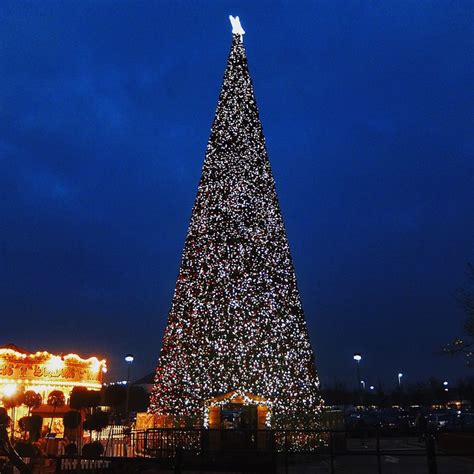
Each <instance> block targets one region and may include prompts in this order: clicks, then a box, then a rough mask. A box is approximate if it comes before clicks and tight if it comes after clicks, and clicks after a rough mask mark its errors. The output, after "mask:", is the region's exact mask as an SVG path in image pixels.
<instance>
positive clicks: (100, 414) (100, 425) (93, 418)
mask: <svg viewBox="0 0 474 474" xmlns="http://www.w3.org/2000/svg"><path fill="white" fill-rule="evenodd" d="M108 425H109V415H108V414H107V413H106V412H105V411H102V410H95V411H94V412H93V413H91V414H89V415H87V417H86V419H85V421H84V423H83V424H82V427H83V428H84V430H86V431H89V433H90V437H91V439H92V432H93V431H95V432H97V433H99V432H100V431H102V430H103V429H104V428H106V427H107V426H108Z"/></svg>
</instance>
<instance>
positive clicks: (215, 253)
mask: <svg viewBox="0 0 474 474" xmlns="http://www.w3.org/2000/svg"><path fill="white" fill-rule="evenodd" d="M242 34H243V30H241V28H240V27H239V25H237V26H236V24H234V34H233V40H232V47H231V50H230V54H229V58H228V62H227V68H226V71H225V75H224V82H223V85H222V90H221V93H220V96H219V101H218V105H217V111H216V116H215V119H214V123H213V125H212V129H211V136H210V138H209V143H208V145H207V150H206V157H205V161H204V166H203V170H202V177H201V181H200V183H199V187H198V192H197V197H196V201H195V204H194V208H193V212H192V217H191V223H190V225H189V230H188V234H187V236H186V242H185V247H184V253H183V257H182V260H181V266H180V270H179V276H178V280H177V283H176V289H175V293H174V297H173V303H172V307H171V310H170V313H169V317H168V324H167V327H166V330H165V334H164V337H163V343H162V349H161V353H160V356H159V361H158V367H157V369H156V377H155V385H154V389H153V393H152V396H151V403H150V411H151V412H153V413H156V414H160V415H170V416H172V417H173V418H175V419H188V420H190V419H193V420H194V423H196V420H197V423H198V424H202V423H203V420H205V417H206V413H205V411H206V401H207V400H209V399H210V398H211V397H213V396H216V395H219V394H225V393H227V392H231V391H234V390H235V391H237V392H238V393H241V394H254V395H256V396H258V397H261V398H263V399H265V400H268V401H269V404H270V405H271V424H272V426H275V427H293V428H311V427H316V426H317V424H318V417H319V413H320V409H321V399H320V396H319V390H318V388H319V381H318V377H317V373H316V369H315V364H314V356H313V351H312V349H311V345H310V341H309V337H308V331H307V328H306V322H305V319H304V314H303V309H302V306H301V301H300V297H299V293H298V289H297V284H296V277H295V272H294V269H293V264H292V260H291V256H290V250H289V246H288V241H287V238H286V233H285V228H284V224H283V220H282V216H281V211H280V207H279V204H278V198H277V194H276V191H275V183H274V180H273V176H272V172H271V168H270V163H269V160H268V157H267V151H266V147H265V139H264V136H263V131H262V125H261V123H260V119H259V114H258V109H257V104H256V101H255V97H254V92H253V87H252V81H251V79H250V76H249V71H248V67H247V58H246V54H245V49H244V46H243V37H242Z"/></svg>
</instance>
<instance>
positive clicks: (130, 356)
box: [125, 354, 135, 419]
mask: <svg viewBox="0 0 474 474" xmlns="http://www.w3.org/2000/svg"><path fill="white" fill-rule="evenodd" d="M134 359H135V358H134V357H133V354H127V355H126V356H125V362H126V363H127V396H126V399H125V400H126V401H125V415H126V416H127V419H128V404H129V401H130V371H131V368H132V362H133V361H134Z"/></svg>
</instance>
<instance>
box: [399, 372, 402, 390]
mask: <svg viewBox="0 0 474 474" xmlns="http://www.w3.org/2000/svg"><path fill="white" fill-rule="evenodd" d="M402 377H403V374H402V373H401V372H399V373H398V388H399V389H400V391H402Z"/></svg>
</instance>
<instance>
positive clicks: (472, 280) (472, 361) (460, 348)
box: [443, 263, 474, 367]
mask: <svg viewBox="0 0 474 474" xmlns="http://www.w3.org/2000/svg"><path fill="white" fill-rule="evenodd" d="M466 273H467V277H468V283H467V287H465V288H462V289H461V290H460V291H459V294H458V301H459V303H460V304H461V306H462V308H463V310H464V312H465V314H466V319H465V321H464V328H463V329H464V333H465V337H458V338H456V339H454V341H453V342H451V343H450V344H448V345H447V346H445V347H444V348H443V352H444V353H445V354H449V355H459V354H462V355H464V356H465V358H466V364H467V366H468V367H474V265H473V264H472V263H468V264H467V270H466Z"/></svg>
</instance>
